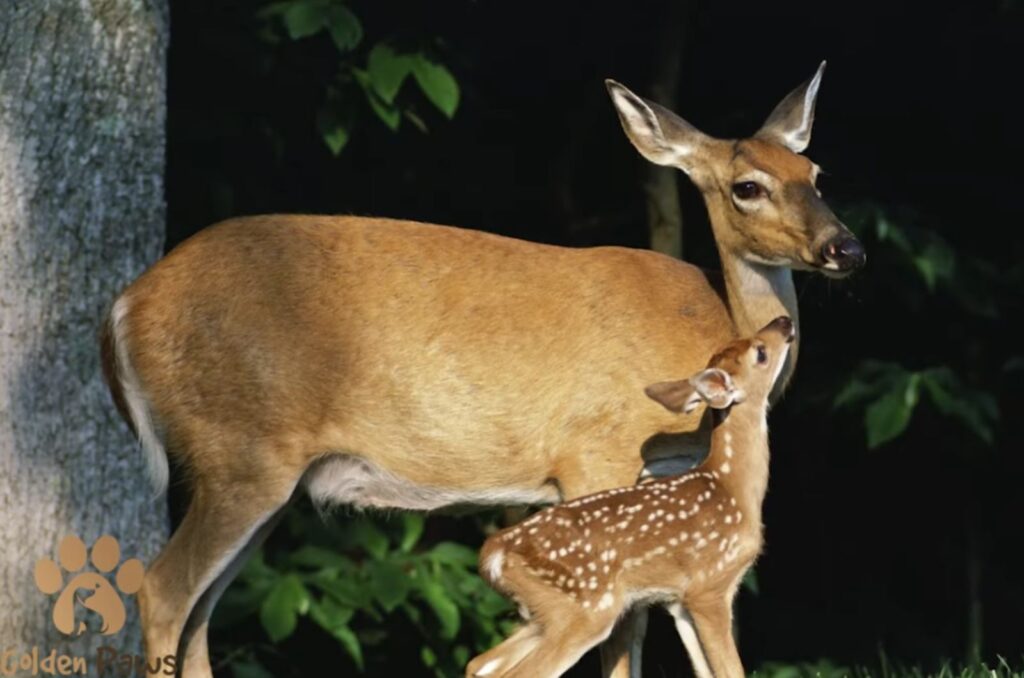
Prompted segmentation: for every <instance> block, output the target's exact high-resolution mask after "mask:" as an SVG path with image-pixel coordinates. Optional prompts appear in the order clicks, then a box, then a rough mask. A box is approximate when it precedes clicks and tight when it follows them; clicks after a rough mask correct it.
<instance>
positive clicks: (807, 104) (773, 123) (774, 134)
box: [754, 61, 825, 153]
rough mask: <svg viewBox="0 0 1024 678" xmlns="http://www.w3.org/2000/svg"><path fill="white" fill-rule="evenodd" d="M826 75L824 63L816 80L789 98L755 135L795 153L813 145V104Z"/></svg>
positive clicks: (812, 80)
mask: <svg viewBox="0 0 1024 678" xmlns="http://www.w3.org/2000/svg"><path fill="white" fill-rule="evenodd" d="M824 73H825V62H824V61H822V62H821V65H820V66H818V72H817V73H815V74H814V77H813V78H811V79H810V80H808V81H807V82H805V83H804V84H802V85H800V86H799V87H797V88H796V89H795V90H793V91H792V92H790V93H789V94H788V95H786V98H785V99H783V100H782V101H781V102H779V105H778V106H776V107H775V110H774V111H772V114H771V115H769V116H768V119H767V120H765V122H764V124H763V125H761V129H760V130H758V132H757V134H755V135H754V136H755V137H756V138H759V139H766V140H768V141H774V142H775V143H778V144H782V145H783V146H785V147H786V148H788V149H789V150H791V151H793V152H794V153H803V152H804V150H805V149H806V148H807V145H808V144H810V143H811V127H812V126H813V125H814V104H815V103H816V102H817V100H818V87H819V86H820V85H821V76H822V75H823V74H824Z"/></svg>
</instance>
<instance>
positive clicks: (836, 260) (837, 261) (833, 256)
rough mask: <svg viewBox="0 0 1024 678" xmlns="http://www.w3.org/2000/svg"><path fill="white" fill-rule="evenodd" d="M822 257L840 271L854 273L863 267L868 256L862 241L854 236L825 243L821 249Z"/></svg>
mask: <svg viewBox="0 0 1024 678" xmlns="http://www.w3.org/2000/svg"><path fill="white" fill-rule="evenodd" d="M821 257H822V258H823V259H824V260H825V261H826V262H827V263H830V264H833V265H834V267H835V268H836V269H838V270H840V271H852V270H853V269H855V268H860V267H861V266H863V265H864V262H865V261H867V258H868V255H867V252H865V251H864V246H863V245H861V244H860V240H857V239H856V238H854V237H853V236H849V235H841V236H839V237H838V238H833V239H832V240H829V241H828V242H827V243H825V246H824V247H822V248H821Z"/></svg>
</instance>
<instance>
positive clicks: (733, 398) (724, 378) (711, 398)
mask: <svg viewBox="0 0 1024 678" xmlns="http://www.w3.org/2000/svg"><path fill="white" fill-rule="evenodd" d="M690 381H691V382H693V387H694V390H696V391H697V392H698V393H699V394H700V396H701V398H703V399H704V400H705V401H707V404H708V407H713V408H715V409H716V410H724V409H725V408H727V407H729V406H730V405H733V404H735V403H738V402H742V401H743V391H741V390H739V389H738V388H736V386H735V385H734V384H733V382H732V377H730V376H729V373H728V372H726V371H725V370H720V369H718V368H717V367H711V368H708V369H706V370H704V371H703V372H698V373H697V374H695V375H694V376H692V377H690Z"/></svg>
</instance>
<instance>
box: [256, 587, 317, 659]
mask: <svg viewBox="0 0 1024 678" xmlns="http://www.w3.org/2000/svg"><path fill="white" fill-rule="evenodd" d="M308 609H309V592H308V591H306V587H305V586H303V585H302V581H300V580H299V578H298V577H297V576H295V575H293V574H290V575H286V576H284V577H281V579H279V580H278V581H277V583H276V584H274V587H273V588H272V589H270V593H269V594H267V597H266V598H265V599H264V600H263V605H261V606H260V623H261V624H263V628H264V629H265V630H266V632H267V635H268V636H270V639H271V640H272V641H274V642H275V643H277V642H280V641H282V640H284V639H285V638H287V637H288V636H290V635H291V634H292V633H293V632H294V631H295V626H296V624H298V615H299V614H305V613H306V611H307V610H308Z"/></svg>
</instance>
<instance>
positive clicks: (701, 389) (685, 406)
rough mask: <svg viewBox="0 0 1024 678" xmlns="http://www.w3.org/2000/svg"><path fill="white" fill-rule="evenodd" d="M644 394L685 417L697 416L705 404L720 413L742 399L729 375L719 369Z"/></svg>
mask: <svg viewBox="0 0 1024 678" xmlns="http://www.w3.org/2000/svg"><path fill="white" fill-rule="evenodd" d="M644 393H646V394H647V397H648V398H650V399H651V400H654V401H656V402H658V403H660V404H661V405H662V407H664V408H665V409H667V410H669V411H670V412H683V413H684V414H689V413H690V412H693V411H694V410H695V409H697V406H698V405H700V404H701V403H702V402H706V403H707V404H708V406H709V407H714V408H717V409H722V408H725V407H729V405H732V404H733V403H734V402H738V396H739V395H740V392H739V391H737V390H736V388H735V387H734V386H733V383H732V378H731V377H730V376H729V375H728V373H726V372H724V371H722V370H720V369H718V368H717V367H712V368H709V369H706V370H704V371H703V372H699V373H697V374H695V375H694V376H692V377H690V378H689V379H681V380H679V381H660V382H658V383H657V384H651V385H650V386H648V387H647V388H645V389H644Z"/></svg>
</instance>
